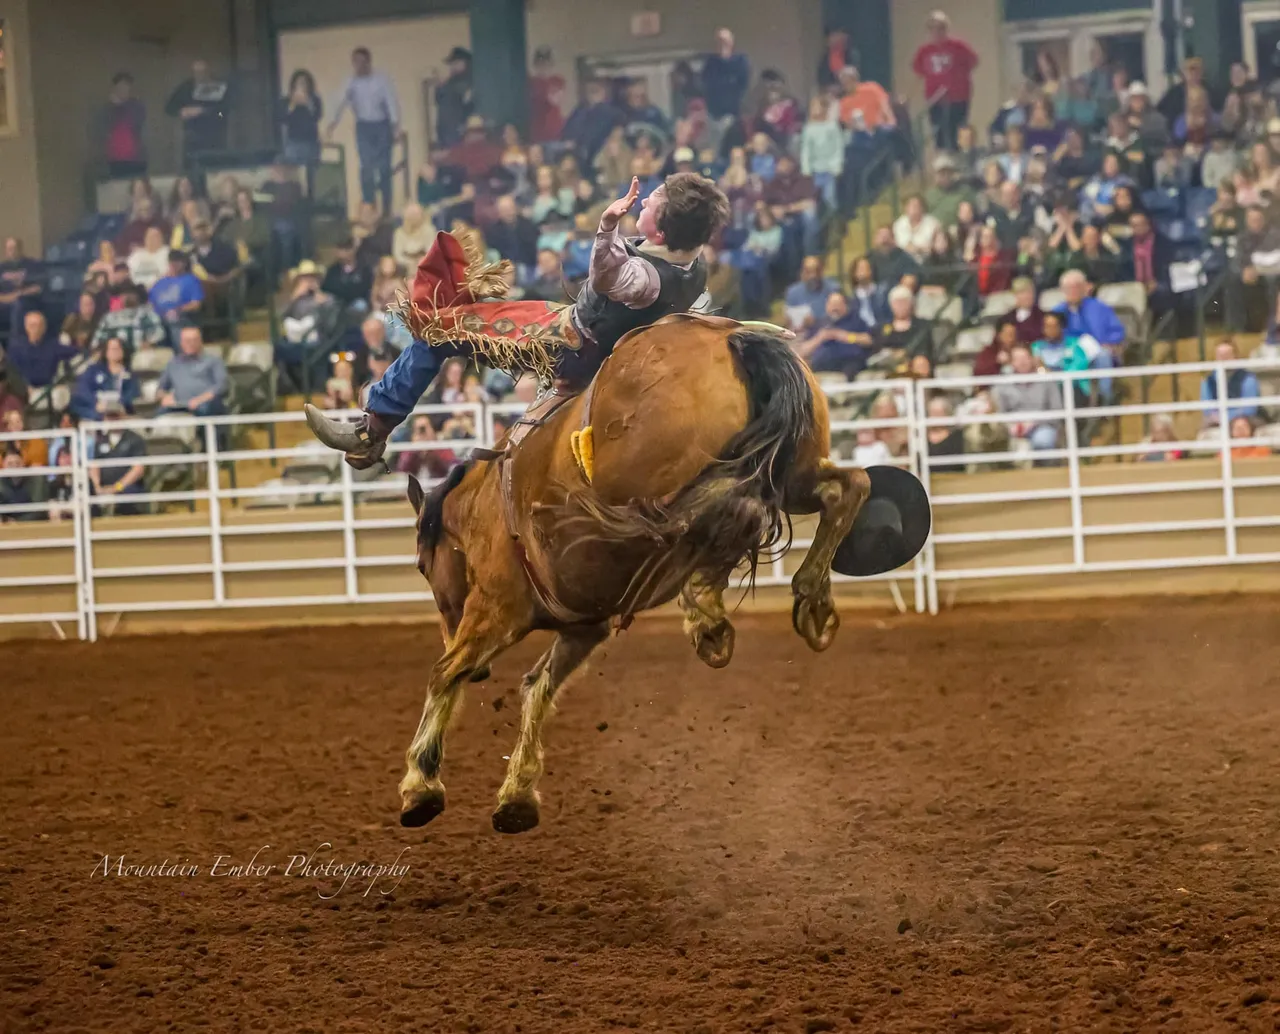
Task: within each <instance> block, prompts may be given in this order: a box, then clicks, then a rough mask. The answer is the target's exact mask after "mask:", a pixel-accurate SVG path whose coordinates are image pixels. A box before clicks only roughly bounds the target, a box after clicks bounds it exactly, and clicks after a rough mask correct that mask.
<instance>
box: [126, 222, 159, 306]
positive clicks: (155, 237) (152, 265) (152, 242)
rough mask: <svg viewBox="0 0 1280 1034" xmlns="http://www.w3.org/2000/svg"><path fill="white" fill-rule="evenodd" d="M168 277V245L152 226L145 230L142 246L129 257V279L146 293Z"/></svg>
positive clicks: (135, 249)
mask: <svg viewBox="0 0 1280 1034" xmlns="http://www.w3.org/2000/svg"><path fill="white" fill-rule="evenodd" d="M168 275H169V245H168V244H167V243H166V241H165V239H164V234H162V233H161V232H160V230H159V229H158V228H157V227H155V226H152V227H151V228H150V229H148V230H147V235H146V237H145V238H144V239H143V243H142V246H141V247H139V248H134V249H133V253H132V254H131V255H130V256H129V279H130V280H132V281H133V282H134V283H135V284H137V285H138V286H139V287H141V288H143V289H144V290H146V291H150V290H151V288H152V287H154V286H155V283H156V281H157V280H159V279H160V278H161V277H166V276H168Z"/></svg>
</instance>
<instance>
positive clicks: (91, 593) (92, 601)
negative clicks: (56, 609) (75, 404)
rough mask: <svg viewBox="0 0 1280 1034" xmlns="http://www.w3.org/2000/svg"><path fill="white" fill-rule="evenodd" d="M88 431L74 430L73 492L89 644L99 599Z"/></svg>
mask: <svg viewBox="0 0 1280 1034" xmlns="http://www.w3.org/2000/svg"><path fill="white" fill-rule="evenodd" d="M91 434H92V432H91V431H89V430H87V429H86V428H85V427H83V426H81V427H80V428H79V429H78V430H77V431H76V442H77V448H76V453H77V456H76V460H77V462H76V472H75V474H74V475H73V481H74V482H75V483H76V484H77V485H78V488H77V490H76V491H75V492H74V493H72V495H73V498H75V500H76V502H77V509H78V510H79V511H80V534H81V538H82V541H83V543H84V546H83V548H84V574H85V577H84V583H83V584H82V586H81V599H82V602H81V606H82V607H83V608H84V617H85V629H86V634H87V636H88V639H89V641H90V642H91V643H96V642H97V641H98V597H97V591H96V589H97V583H96V581H95V578H94V568H93V485H92V484H91V482H90V480H89V437H90V435H91Z"/></svg>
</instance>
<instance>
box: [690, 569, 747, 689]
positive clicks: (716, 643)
mask: <svg viewBox="0 0 1280 1034" xmlns="http://www.w3.org/2000/svg"><path fill="white" fill-rule="evenodd" d="M729 574H730V572H728V571H726V572H724V574H723V575H721V574H719V573H715V574H712V573H710V572H706V571H694V573H693V574H691V575H690V576H689V580H688V581H687V582H685V584H684V588H682V589H681V590H680V609H681V611H683V612H684V634H685V635H686V636H688V637H689V642H690V643H692V644H693V648H694V650H695V651H697V654H698V656H699V657H700V658H702V660H703V662H704V663H705V664H707V665H709V666H710V667H712V668H723V667H724V666H725V665H726V664H728V663H729V661H730V659H731V658H732V657H733V642H734V632H733V625H731V624H730V623H729V618H728V617H727V616H726V615H725V610H724V590H725V588H726V587H727V586H728V584H729Z"/></svg>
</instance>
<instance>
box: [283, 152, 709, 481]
mask: <svg viewBox="0 0 1280 1034" xmlns="http://www.w3.org/2000/svg"><path fill="white" fill-rule="evenodd" d="M639 193H640V182H639V180H638V179H633V180H632V181H631V187H630V189H629V190H628V192H627V195H626V196H625V197H623V198H619V199H618V200H617V201H615V202H614V203H613V204H611V205H610V206H609V207H608V208H607V209H605V212H604V214H603V215H602V216H601V218H600V226H599V229H598V230H597V231H596V239H595V243H594V245H593V246H592V250H591V262H590V272H589V274H588V276H587V280H586V282H585V283H584V284H583V286H582V289H581V291H580V293H579V295H578V298H577V301H576V302H575V303H574V305H573V309H572V312H571V314H570V320H571V322H572V330H573V331H574V332H575V333H576V337H577V339H578V341H579V342H580V344H579V347H577V348H567V349H560V350H559V352H558V356H557V361H556V370H555V373H556V390H557V391H558V392H560V393H561V394H576V393H577V392H579V391H581V390H583V389H584V388H585V387H586V385H587V384H588V383H589V382H590V380H591V378H592V377H593V376H594V374H595V372H596V370H598V369H599V367H600V364H601V363H603V362H604V360H605V359H606V358H607V357H608V356H609V354H610V353H611V352H612V351H613V346H614V345H615V344H616V343H617V342H618V340H619V339H621V338H622V336H623V335H624V334H626V333H628V332H629V331H632V330H636V329H638V328H640V327H645V326H648V325H649V324H651V323H654V322H656V321H657V320H659V319H661V318H662V317H664V316H668V315H671V314H672V313H678V312H687V311H688V310H689V309H690V308H692V307H694V305H695V303H697V302H698V301H699V299H700V298H701V297H702V296H703V294H704V292H705V289H706V282H707V272H706V266H705V263H704V262H703V260H702V258H701V257H700V256H701V251H702V246H703V245H704V244H706V243H707V242H708V241H709V240H710V239H711V237H712V236H713V234H715V232H716V231H717V230H718V229H719V228H720V227H721V226H723V225H724V224H725V222H727V221H728V217H729V202H728V199H727V198H726V197H725V196H724V194H723V193H722V192H721V191H720V189H719V188H718V187H716V185H715V184H714V183H713V182H712V181H711V180H708V179H705V178H704V177H702V176H700V175H698V174H696V173H677V174H675V175H673V176H668V177H667V179H666V181H665V182H664V183H663V184H662V185H661V186H659V187H658V188H657V189H656V190H655V191H654V192H653V193H652V194H650V195H649V196H648V197H647V198H645V200H644V201H643V202H642V203H641V205H640V215H639V217H638V218H637V221H636V228H637V229H638V230H639V231H640V233H641V235H642V236H641V237H639V238H635V239H626V238H624V237H623V236H622V235H621V234H620V233H619V232H618V224H619V222H620V221H621V219H622V217H623V216H624V215H626V214H627V213H628V212H629V211H630V210H631V208H632V206H633V205H634V204H635V202H636V198H637V197H638V196H639ZM423 261H424V264H425V263H426V262H427V261H428V260H427V259H424V260H423ZM482 304H483V303H482ZM457 354H467V348H466V344H465V342H441V343H440V344H439V345H435V346H433V345H430V344H428V343H427V342H425V341H421V340H417V339H416V338H415V340H414V342H413V344H412V345H411V346H410V347H408V348H406V349H405V350H404V351H403V352H402V353H401V354H400V356H399V357H398V358H397V359H396V360H395V362H393V363H392V364H391V366H390V367H389V368H388V370H387V372H386V373H385V374H384V375H383V377H382V379H381V380H380V381H379V382H378V383H376V384H374V385H373V387H372V388H371V390H370V392H369V398H368V402H367V404H366V409H365V412H364V413H363V414H361V416H360V418H359V419H358V420H357V422H356V423H355V424H354V425H352V424H346V423H342V422H339V421H333V420H329V419H328V418H327V417H324V416H323V415H321V414H320V413H319V412H318V411H314V412H312V411H309V413H308V421H309V423H310V424H311V427H312V430H313V431H314V432H315V433H316V436H317V437H318V438H319V439H320V441H322V442H324V443H325V444H326V445H329V446H331V447H337V448H343V449H344V450H345V451H346V459H347V462H348V463H349V464H351V466H353V467H355V468H357V469H363V468H366V467H370V466H372V465H373V464H375V463H377V462H378V461H379V460H380V459H381V458H382V455H383V453H384V452H385V451H386V444H387V439H388V437H389V436H390V435H391V432H392V431H393V430H394V429H395V428H396V426H397V425H398V424H400V423H401V421H403V420H404V419H405V417H406V416H407V415H408V414H409V413H410V411H411V410H412V409H413V408H414V406H416V405H417V403H418V400H419V399H420V398H421V397H422V393H423V392H424V391H426V389H427V388H428V387H429V386H430V384H431V381H432V379H433V378H434V377H435V375H436V373H437V372H438V370H439V368H440V365H441V363H442V362H443V360H444V359H445V358H447V357H448V356H450V355H457Z"/></svg>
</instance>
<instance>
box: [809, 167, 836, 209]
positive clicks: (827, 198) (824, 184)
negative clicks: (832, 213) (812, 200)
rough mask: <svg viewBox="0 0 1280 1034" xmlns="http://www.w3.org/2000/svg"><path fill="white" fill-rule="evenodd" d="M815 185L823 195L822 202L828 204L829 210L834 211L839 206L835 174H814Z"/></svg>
mask: <svg viewBox="0 0 1280 1034" xmlns="http://www.w3.org/2000/svg"><path fill="white" fill-rule="evenodd" d="M813 185H814V186H815V187H817V188H818V193H820V194H821V195H822V200H823V201H824V202H826V205H827V208H828V209H831V210H834V209H835V208H836V207H837V205H838V202H837V200H836V174H835V173H834V172H815V173H814V174H813Z"/></svg>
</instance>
